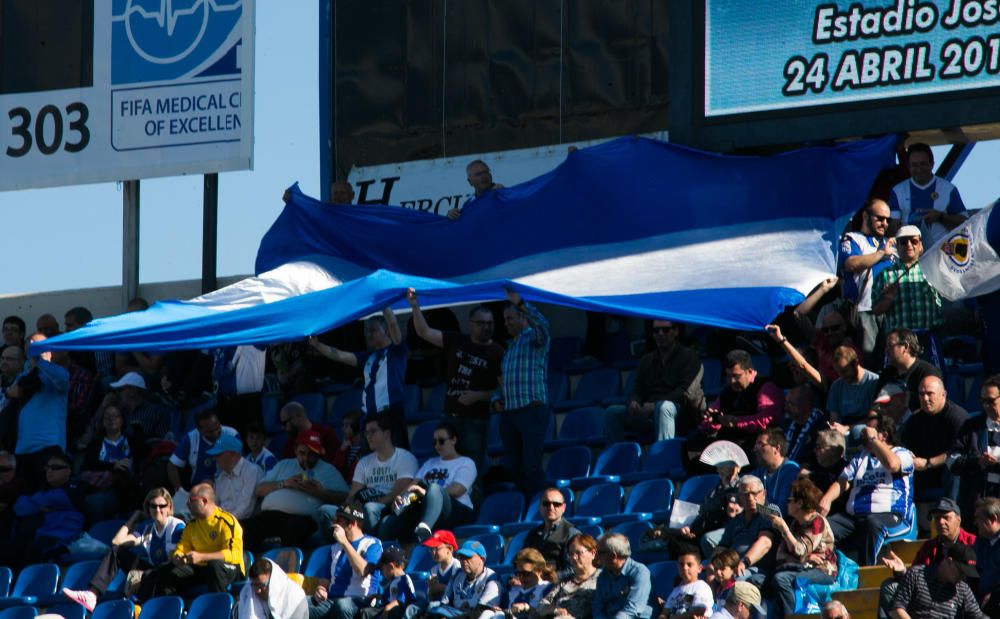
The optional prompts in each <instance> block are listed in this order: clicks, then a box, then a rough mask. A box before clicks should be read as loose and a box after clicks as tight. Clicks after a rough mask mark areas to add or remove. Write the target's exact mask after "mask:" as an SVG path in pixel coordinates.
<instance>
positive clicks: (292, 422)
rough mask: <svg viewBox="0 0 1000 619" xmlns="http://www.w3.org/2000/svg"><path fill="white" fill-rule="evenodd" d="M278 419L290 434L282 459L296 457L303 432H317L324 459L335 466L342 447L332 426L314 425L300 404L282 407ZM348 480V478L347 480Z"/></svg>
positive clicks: (291, 403)
mask: <svg viewBox="0 0 1000 619" xmlns="http://www.w3.org/2000/svg"><path fill="white" fill-rule="evenodd" d="M278 419H279V421H281V427H283V428H284V429H285V431H286V432H288V440H287V441H285V449H284V451H282V452H281V458H282V459H288V458H294V457H295V446H296V445H298V442H296V441H297V439H298V436H299V435H300V434H302V433H303V432H315V433H316V434H318V435H319V440H320V442H321V443H322V444H323V459H324V460H326V461H327V462H329V463H330V464H334V459H335V458H336V454H337V449H338V448H339V447H340V437H338V436H337V432H336V431H335V430H334V429H333V428H331V427H330V426H328V425H326V424H322V423H313V422H312V421H311V420H310V419H309V414H308V413H306V407H305V406H302V405H301V404H300V403H298V402H294V401H292V402H289V403H287V404H285V405H284V406H282V407H281V410H280V411H279V412H278ZM345 479H346V478H345Z"/></svg>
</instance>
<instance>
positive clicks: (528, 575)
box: [514, 570, 535, 580]
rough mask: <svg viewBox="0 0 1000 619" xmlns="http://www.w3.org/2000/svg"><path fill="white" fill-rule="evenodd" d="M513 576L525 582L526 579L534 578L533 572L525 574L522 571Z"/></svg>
mask: <svg viewBox="0 0 1000 619" xmlns="http://www.w3.org/2000/svg"><path fill="white" fill-rule="evenodd" d="M514 575H515V576H517V577H518V578H520V579H521V580H526V579H528V578H531V577H532V576H534V575H535V573H534V572H526V571H524V570H518V571H517V572H514Z"/></svg>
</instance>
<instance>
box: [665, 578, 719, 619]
mask: <svg viewBox="0 0 1000 619" xmlns="http://www.w3.org/2000/svg"><path fill="white" fill-rule="evenodd" d="M714 605H715V601H714V599H713V598H712V588H711V587H709V586H708V583H707V582H705V581H704V580H696V581H694V582H692V583H688V584H686V585H677V586H676V587H674V590H673V591H671V592H670V595H669V596H667V601H666V602H664V603H663V610H664V611H666V612H665V614H666V615H667V616H668V617H669V616H670V615H680V614H683V613H686V612H689V611H690V610H691V609H693V608H696V607H698V606H700V607H702V608H704V609H705V610H706V611H710V610H712V607H713V606H714Z"/></svg>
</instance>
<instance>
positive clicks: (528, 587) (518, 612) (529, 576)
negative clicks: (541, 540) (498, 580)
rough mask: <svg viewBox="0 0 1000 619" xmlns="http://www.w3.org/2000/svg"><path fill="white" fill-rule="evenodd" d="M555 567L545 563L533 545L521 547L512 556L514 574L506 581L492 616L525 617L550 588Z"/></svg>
mask: <svg viewBox="0 0 1000 619" xmlns="http://www.w3.org/2000/svg"><path fill="white" fill-rule="evenodd" d="M555 579H556V573H555V570H553V569H552V568H550V567H549V566H548V565H547V564H546V563H545V557H543V556H542V553H540V552H538V551H537V550H535V549H534V548H522V549H521V550H520V551H519V552H518V553H517V555H515V556H514V577H513V578H511V579H510V581H509V582H508V587H507V590H506V591H505V592H504V594H503V596H502V597H501V601H500V604H499V610H501V611H502V612H499V613H496V614H495V615H493V616H494V619H502V618H503V617H505V616H507V617H527V616H528V615H529V613H530V611H531V609H532V608H536V607H538V605H539V604H540V603H541V601H542V598H543V597H545V595H546V594H547V593H548V592H549V591H551V590H552V583H553V581H555Z"/></svg>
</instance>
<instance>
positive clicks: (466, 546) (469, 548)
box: [455, 539, 759, 599]
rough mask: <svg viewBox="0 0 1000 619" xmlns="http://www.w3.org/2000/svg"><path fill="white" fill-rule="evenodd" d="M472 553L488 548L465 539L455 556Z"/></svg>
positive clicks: (468, 555)
mask: <svg viewBox="0 0 1000 619" xmlns="http://www.w3.org/2000/svg"><path fill="white" fill-rule="evenodd" d="M472 555H479V556H480V557H482V558H484V559H485V558H486V548H485V547H484V546H483V545H482V544H480V543H479V542H477V541H476V540H474V539H470V540H465V543H463V544H462V545H461V546H460V547H459V549H458V550H456V551H455V556H458V557H465V558H471V557H472ZM758 599H759V598H758Z"/></svg>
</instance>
